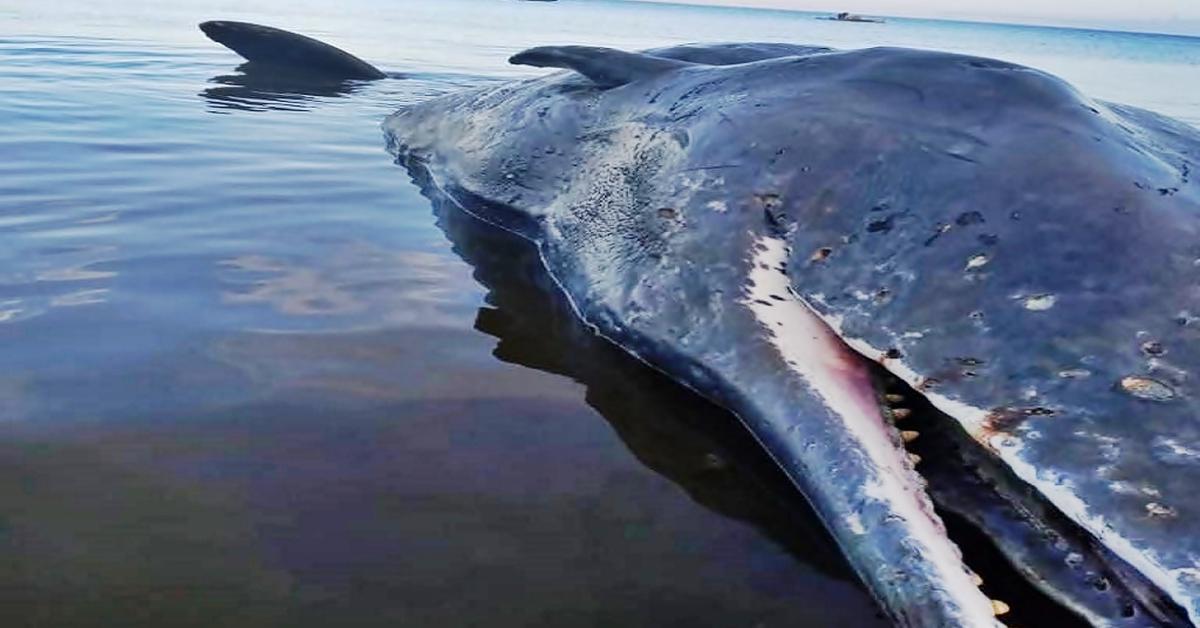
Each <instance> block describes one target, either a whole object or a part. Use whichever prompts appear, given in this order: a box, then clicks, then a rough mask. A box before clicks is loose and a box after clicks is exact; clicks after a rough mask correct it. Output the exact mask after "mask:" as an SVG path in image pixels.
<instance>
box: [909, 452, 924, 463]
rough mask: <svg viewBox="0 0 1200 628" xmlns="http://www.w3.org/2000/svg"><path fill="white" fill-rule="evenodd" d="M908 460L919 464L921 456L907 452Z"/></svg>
mask: <svg viewBox="0 0 1200 628" xmlns="http://www.w3.org/2000/svg"><path fill="white" fill-rule="evenodd" d="M908 460H909V462H911V463H913V464H914V465H918V464H921V457H920V456H918V455H917V454H908Z"/></svg>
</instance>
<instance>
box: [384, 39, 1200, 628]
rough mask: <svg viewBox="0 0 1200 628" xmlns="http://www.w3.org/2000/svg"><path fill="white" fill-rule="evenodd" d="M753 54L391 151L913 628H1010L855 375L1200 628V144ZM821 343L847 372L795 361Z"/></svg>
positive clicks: (781, 53) (549, 89)
mask: <svg viewBox="0 0 1200 628" xmlns="http://www.w3.org/2000/svg"><path fill="white" fill-rule="evenodd" d="M729 49H730V50H731V51H733V52H732V53H731V56H730V57H729V58H728V59H723V58H722V52H721V51H722V47H719V46H717V47H709V48H703V47H684V48H679V49H668V50H660V51H654V53H653V54H654V55H655V56H660V57H670V58H673V59H681V60H683V61H689V62H693V63H698V64H697V65H684V66H682V67H664V66H663V64H648V67H650V68H651V70H650V71H647V72H646V73H645V75H644V76H632V77H628V78H627V80H626V78H625V77H618V80H617V81H616V82H618V83H620V84H617V85H615V86H606V87H601V86H599V85H597V84H596V83H594V82H592V81H590V80H588V79H587V78H585V77H583V76H580V75H578V74H575V73H570V72H566V73H557V74H554V75H552V76H548V77H544V78H540V79H534V80H530V81H524V82H519V83H515V84H509V85H504V86H501V87H488V88H484V89H480V90H476V91H470V92H464V93H460V94H454V95H450V96H446V97H442V98H439V99H435V100H433V101H430V102H426V103H422V104H420V105H416V106H413V107H409V108H406V109H404V110H402V111H400V112H398V113H397V114H396V115H394V116H393V117H392V118H390V119H389V120H388V122H387V123H386V128H387V132H388V135H389V140H390V142H391V143H392V147H393V149H394V150H395V151H396V152H397V154H398V155H399V156H400V157H401V158H402V159H403V160H404V162H405V163H406V164H407V165H408V166H409V167H410V168H412V169H413V170H414V171H416V172H419V173H421V176H423V177H429V178H430V179H431V180H432V181H433V182H434V183H435V185H437V186H439V187H440V188H441V190H442V191H443V192H444V193H445V194H446V195H448V196H449V197H451V198H453V199H455V200H456V201H457V202H458V203H459V204H460V205H462V206H463V207H464V208H465V209H467V210H468V211H471V212H472V213H475V214H476V215H478V216H480V217H482V218H484V219H485V220H488V221H489V222H492V223H494V224H497V225H500V226H503V227H505V228H508V229H511V230H514V231H517V232H519V233H521V234H523V235H525V236H526V237H529V238H530V239H532V240H534V241H535V242H537V243H538V245H539V247H540V249H541V253H542V256H543V258H544V260H545V263H546V265H547V267H548V268H549V269H550V271H551V273H552V274H553V275H554V277H555V278H556V280H557V281H558V282H559V284H560V285H561V287H562V288H563V291H564V292H565V293H566V295H567V296H568V297H569V298H570V299H571V301H572V302H573V304H574V305H575V307H576V309H577V311H578V313H579V314H580V315H581V317H582V318H583V319H584V320H585V321H587V322H588V323H590V324H591V325H593V326H595V327H596V329H597V330H598V331H599V332H600V333H601V334H603V335H604V336H606V337H608V338H610V339H612V340H613V341H614V342H616V343H617V344H619V345H620V346H622V347H623V348H625V349H626V350H628V351H629V352H631V353H633V354H635V355H637V356H639V357H641V358H642V359H644V360H646V361H647V362H649V363H651V364H652V365H654V366H656V367H657V368H659V369H661V370H663V371H664V372H666V373H667V374H669V375H670V376H672V377H674V378H675V379H677V380H679V381H681V382H683V383H685V384H687V385H689V386H690V387H692V388H694V389H696V390H698V391H700V392H702V393H703V394H705V395H707V396H709V397H711V398H713V399H715V400H717V401H719V402H720V403H722V404H724V405H725V406H727V407H729V408H730V409H731V410H733V411H734V412H735V413H737V414H738V416H739V417H740V418H741V419H742V420H743V421H744V422H745V423H746V424H747V426H748V427H749V428H750V430H751V431H752V432H753V433H754V434H755V436H756V437H757V438H758V439H759V441H760V442H762V443H763V445H764V446H765V447H766V448H767V450H768V451H769V452H771V454H772V455H773V456H774V458H775V459H776V461H777V462H778V463H779V464H780V466H781V467H782V468H783V469H784V471H785V472H786V473H787V474H788V475H789V476H790V477H791V478H792V479H793V481H794V482H796V484H797V485H798V486H799V487H800V489H801V490H802V491H803V492H804V493H805V494H806V496H808V498H809V499H810V501H812V503H813V505H814V507H815V508H816V510H817V512H818V513H819V514H820V515H821V517H822V518H823V520H824V521H825V523H826V525H827V526H829V528H830V531H831V532H832V533H833V535H834V537H835V538H836V539H837V540H838V542H839V544H840V545H841V546H842V549H843V551H844V552H845V553H846V555H847V557H848V559H849V560H850V562H851V564H852V565H853V566H854V567H855V568H856V569H857V571H858V573H859V575H860V576H861V577H862V578H863V579H864V581H865V582H866V583H867V585H868V586H869V587H870V588H871V590H872V591H873V592H874V593H875V595H876V596H877V597H878V598H879V600H880V602H881V604H882V605H883V607H884V608H885V609H886V610H887V611H888V612H889V613H890V614H891V616H892V617H893V618H894V619H895V620H896V621H897V622H898V623H901V624H905V625H986V624H988V623H991V621H992V620H991V618H990V613H988V614H985V613H984V612H983V611H982V610H981V608H980V604H981V602H980V600H981V599H982V600H983V602H982V603H983V604H986V599H984V598H982V596H978V595H973V593H972V592H971V591H968V590H965V589H964V588H963V587H962V586H961V582H959V581H958V578H957V576H955V575H954V574H952V573H951V571H952V569H948V568H947V567H946V565H945V561H944V560H943V559H944V558H945V556H944V553H939V552H941V551H942V550H941V549H938V548H936V547H934V546H936V545H937V543H936V542H935V541H930V540H929V538H928V534H927V531H923V530H924V528H922V526H925V527H926V528H927V527H928V526H927V525H926V523H927V522H918V521H916V520H918V519H922V518H923V517H925V516H929V518H930V519H931V520H933V521H934V524H933V525H934V527H937V526H939V525H940V523H938V522H937V521H936V517H933V516H931V515H925V514H922V513H924V511H925V510H926V509H927V501H925V500H924V495H923V494H920V495H907V493H908V492H909V491H915V492H916V493H921V491H920V490H919V486H920V483H919V481H918V480H915V479H914V478H915V476H914V475H913V474H912V469H911V466H908V467H905V466H903V465H900V466H897V465H895V464H894V461H893V460H891V459H890V458H888V456H887V455H886V452H884V453H880V452H879V450H878V447H876V446H875V445H873V444H872V443H874V442H875V441H873V440H872V439H873V438H875V436H874V431H873V430H876V427H875V426H874V425H873V424H872V425H870V426H868V427H865V428H864V427H862V426H863V425H864V423H862V422H856V421H859V419H863V418H864V417H866V418H868V419H869V418H870V417H869V416H868V415H869V414H870V413H869V412H867V411H866V410H863V409H862V406H861V404H858V405H855V404H856V403H858V402H860V401H861V399H859V398H858V396H859V395H860V394H862V392H863V391H862V388H863V383H862V372H861V369H862V368H864V367H862V366H861V365H858V364H856V363H855V362H856V361H858V358H857V357H855V358H851V357H849V355H851V354H850V352H849V351H846V350H845V346H846V345H848V346H850V347H852V348H853V349H854V350H855V351H857V352H858V354H859V355H861V356H862V357H863V358H866V360H878V361H880V362H881V363H882V364H883V366H884V367H885V368H887V369H888V370H890V371H892V372H893V373H895V374H897V375H898V376H900V377H901V378H902V379H904V380H905V381H907V382H908V383H909V384H911V385H912V386H913V387H914V388H916V389H917V390H919V391H921V393H922V394H924V395H925V396H926V397H927V398H928V399H929V400H930V401H931V402H933V404H934V405H935V406H937V407H938V409H940V410H941V411H942V412H944V413H945V414H946V415H947V417H948V421H949V420H950V419H951V418H952V420H955V421H957V425H959V426H961V428H963V430H965V432H966V433H967V434H969V435H970V436H971V437H972V438H974V439H975V441H977V442H978V443H980V445H981V451H982V452H984V454H985V455H987V456H990V457H992V458H994V459H995V460H996V461H998V463H1000V464H1001V465H1002V466H1006V467H1007V468H1009V469H1011V471H1012V472H1013V473H1014V474H1015V476H1016V477H1018V478H1020V480H1023V481H1024V482H1027V483H1029V485H1030V486H1032V488H1033V489H1034V490H1035V491H1036V492H1037V493H1039V494H1040V496H1041V498H1044V499H1045V500H1046V502H1047V503H1049V504H1051V505H1052V506H1053V507H1055V508H1056V510H1057V511H1058V512H1059V513H1060V514H1061V515H1064V519H1065V520H1068V521H1072V522H1074V524H1075V525H1078V526H1079V528H1080V530H1081V531H1082V533H1084V534H1086V535H1090V537H1091V538H1092V539H1094V540H1097V541H1099V543H1101V544H1102V545H1103V546H1104V547H1105V548H1107V550H1108V551H1109V552H1111V554H1113V555H1115V556H1117V557H1119V558H1120V559H1123V561H1125V562H1126V563H1127V565H1125V566H1123V567H1122V569H1127V568H1128V569H1132V570H1133V571H1135V572H1139V573H1140V574H1141V576H1142V577H1144V578H1145V579H1146V580H1147V581H1149V582H1151V583H1153V585H1154V586H1156V587H1157V588H1158V589H1159V590H1160V592H1161V593H1162V594H1165V595H1166V596H1168V597H1170V598H1171V599H1173V600H1174V602H1175V603H1176V604H1178V605H1179V606H1180V607H1181V608H1182V609H1183V611H1184V612H1186V613H1187V614H1188V615H1190V616H1191V619H1192V621H1195V620H1196V619H1197V617H1198V616H1200V535H1197V534H1195V530H1196V529H1197V528H1196V525H1197V519H1198V517H1200V496H1197V495H1195V494H1194V491H1192V490H1189V489H1190V488H1191V487H1193V486H1195V485H1197V481H1198V480H1200V466H1198V465H1200V425H1198V423H1197V418H1196V417H1197V413H1196V404H1197V395H1196V394H1195V392H1194V388H1195V384H1193V383H1192V382H1193V379H1192V374H1191V372H1192V371H1193V370H1195V369H1196V368H1197V367H1198V366H1200V349H1197V348H1196V343H1195V338H1193V336H1194V335H1195V334H1196V333H1197V331H1196V330H1197V329H1200V319H1196V318H1195V316H1197V315H1200V303H1197V296H1198V295H1197V293H1196V287H1195V282H1194V281H1193V280H1192V273H1195V272H1197V270H1196V269H1197V268H1198V264H1200V261H1198V260H1200V243H1198V240H1197V238H1196V231H1197V229H1198V228H1200V223H1198V218H1197V213H1196V212H1197V209H1200V192H1198V190H1197V186H1196V184H1195V183H1194V182H1192V181H1191V176H1192V172H1193V170H1194V169H1195V166H1194V165H1193V163H1194V161H1195V159H1196V155H1197V153H1198V152H1200V133H1198V132H1197V131H1196V130H1195V129H1193V128H1191V127H1189V126H1187V125H1184V124H1182V123H1178V122H1174V121H1172V120H1169V119H1166V118H1163V117H1161V116H1157V115H1155V114H1152V113H1149V112H1145V111H1140V110H1136V109H1133V108H1129V107H1122V106H1116V105H1108V104H1104V103H1098V102H1095V101H1092V100H1089V99H1087V98H1086V97H1084V96H1082V95H1080V94H1079V93H1077V92H1076V91H1075V90H1074V89H1072V88H1071V87H1070V86H1068V85H1067V84H1065V83H1063V82H1062V81H1061V80H1058V79H1056V78H1054V77H1051V76H1049V75H1046V74H1044V73H1040V72H1037V71H1034V70H1030V69H1028V68H1023V67H1020V66H1015V65H1011V64H1007V63H1002V62H997V61H991V60H986V59H978V58H972V57H964V56H958V55H950V54H941V53H931V52H920V51H911V50H899V49H869V50H861V51H851V52H840V53H826V52H820V51H817V50H814V49H812V48H806V47H794V48H791V49H787V47H784V46H779V45H773V46H764V47H761V48H756V47H755V46H754V45H743V46H740V47H730V48H729ZM747 50H749V51H750V53H749V54H747ZM697 51H700V52H699V53H698V52H697ZM701 56H703V57H704V58H700V57H701ZM689 57H690V58H689ZM772 57H774V58H772ZM538 58H539V60H541V59H542V58H543V56H539V57H538ZM756 59H757V60H756ZM723 61H724V62H728V63H739V64H738V65H728V63H723ZM747 62H748V63H747ZM709 63H712V64H718V65H700V64H709ZM538 65H548V63H545V62H542V61H539V63H538ZM581 71H583V70H581ZM606 76H611V74H606ZM789 287H790V289H791V292H792V293H791V294H789V291H788V290H787V288H789ZM772 308H774V309H772ZM812 312H815V313H816V314H817V315H818V316H819V317H820V319H821V320H822V321H824V323H825V324H827V325H828V327H827V328H824V329H826V330H830V329H831V330H834V331H836V334H837V336H838V337H840V339H841V341H844V342H845V343H846V344H845V345H838V346H833V345H831V344H829V343H822V342H817V343H815V344H813V343H808V342H807V341H805V340H804V339H803V338H800V336H801V335H804V334H807V333H809V332H811V333H812V334H813V336H812V337H816V336H819V335H820V334H821V332H820V331H819V330H818V331H812V330H813V328H812V327H811V326H809V327H805V326H803V325H798V324H793V321H796V320H799V319H803V318H805V317H811V313H812ZM863 361H865V360H863ZM812 364H816V365H817V367H813V366H812ZM813 368H817V369H823V370H819V372H818V371H814V370H813ZM814 373H815V374H814ZM834 380H836V382H835V384H836V385H834V387H833V388H829V387H828V386H827V384H828V383H829V382H830V381H834ZM839 386H840V388H839ZM834 389H836V391H841V393H845V394H844V395H843V396H841V397H839V396H838V395H837V394H834V392H836V391H834ZM831 391H834V392H831ZM850 398H853V402H846V403H842V402H845V401H846V399H850ZM847 403H849V405H847ZM851 406H853V407H851ZM868 423H869V421H868ZM893 440H895V439H893ZM876 444H877V443H876ZM897 448H898V447H897ZM885 481H886V482H900V486H901V489H900V490H895V491H892V490H889V491H886V492H882V493H881V492H880V491H876V490H873V489H877V488H879V487H880V486H884V484H881V483H883V482H885ZM888 486H891V485H888ZM913 487H918V488H915V489H914V488H913ZM885 493H886V494H885ZM897 493H900V494H904V495H899V496H898V495H897ZM905 499H908V500H909V501H908V502H906V501H905ZM914 504H915V506H914ZM918 524H919V525H918ZM977 593H978V591H974V594H977ZM985 615H986V616H985ZM1112 619H1113V623H1119V620H1120V618H1112ZM1126 619H1128V618H1126ZM1135 619H1136V618H1135ZM1151 619H1152V618H1145V617H1143V618H1140V619H1137V621H1146V622H1150V623H1153V622H1152V621H1151Z"/></svg>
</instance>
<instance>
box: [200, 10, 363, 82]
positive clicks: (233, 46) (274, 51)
mask: <svg viewBox="0 0 1200 628" xmlns="http://www.w3.org/2000/svg"><path fill="white" fill-rule="evenodd" d="M200 30H201V31H203V32H204V34H205V35H207V36H208V38H209V39H211V40H213V41H215V42H217V43H219V44H221V45H222V46H225V47H226V48H229V49H230V50H232V51H234V52H236V53H238V54H239V55H241V56H242V57H244V58H245V59H246V60H247V61H249V62H251V63H252V64H253V65H254V66H255V67H269V68H276V69H282V70H285V71H289V72H292V73H297V74H301V73H302V74H310V75H314V76H319V77H321V78H336V79H362V80H374V79H381V78H386V77H387V75H386V74H384V73H383V71H381V70H380V69H379V68H376V67H375V66H373V65H371V64H370V63H367V62H366V61H363V60H362V59H359V58H358V57H356V56H354V55H352V54H350V53H348V52H346V51H344V50H341V49H338V48H335V47H333V46H330V45H329V44H327V43H324V42H322V41H318V40H316V39H313V38H311V37H306V36H304V35H300V34H297V33H292V32H289V31H285V30H282V29H279V28H273V27H270V26H262V25H260V24H251V23H249V22H234V21H229V20H212V21H208V22H202V23H201V24H200Z"/></svg>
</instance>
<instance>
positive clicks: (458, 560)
mask: <svg viewBox="0 0 1200 628" xmlns="http://www.w3.org/2000/svg"><path fill="white" fill-rule="evenodd" d="M216 17H220V18H230V19H247V20H252V21H260V22H265V23H269V24H274V25H278V26H282V27H287V28H293V29H297V30H302V31H305V32H307V33H310V34H313V35H317V36H319V37H321V38H323V39H326V40H328V41H331V42H334V43H338V44H341V45H343V46H345V47H347V48H349V49H351V50H353V51H354V52H356V53H359V54H361V55H362V56H364V57H365V58H368V59H370V60H372V61H375V62H377V63H378V65H380V66H382V67H384V68H385V69H389V70H395V71H402V72H405V73H406V74H408V75H409V78H408V79H406V80H403V81H400V80H392V81H382V82H377V83H373V84H366V85H357V86H350V87H348V88H337V89H317V90H314V89H311V88H304V89H299V88H298V87H297V86H295V85H290V86H289V85H282V86H281V85H270V86H263V85H257V84H247V83H246V82H245V80H244V79H242V78H240V77H239V76H238V73H237V72H236V71H235V67H236V65H237V64H238V59H237V58H236V57H235V56H234V55H232V54H231V53H228V52H227V51H225V50H224V49H222V48H219V47H218V46H216V45H214V44H211V43H210V42H208V41H207V40H205V39H204V38H203V35H202V34H201V33H200V32H199V31H198V30H196V28H195V24H196V22H199V21H201V20H203V19H209V18H216ZM704 40H727V41H728V40H781V41H797V42H805V43H817V44H827V45H834V46H841V47H852V46H863V45H874V44H889V45H912V46H922V47H930V48H944V49H951V50H958V51H965V52H973V53H978V54H985V55H989V56H999V57H1003V58H1006V59H1010V60H1015V61H1020V62H1025V63H1030V64H1033V65H1036V66H1038V67H1042V68H1045V69H1048V70H1051V71H1054V72H1056V73H1059V74H1061V75H1063V76H1065V77H1066V78H1068V79H1069V80H1071V81H1072V82H1074V83H1075V84H1076V85H1078V86H1079V87H1081V88H1082V89H1083V90H1084V91H1086V92H1088V93H1091V94H1094V95H1097V96H1099V97H1102V98H1110V99H1115V100H1121V101H1124V102H1129V103H1132V104H1135V105H1140V106H1144V107H1148V108H1151V109H1155V110H1158V111H1162V112H1164V113H1168V114H1171V115H1175V116H1177V117H1180V118H1182V119H1185V120H1188V121H1190V122H1192V123H1194V124H1200V40H1196V39H1187V38H1181V37H1159V36H1151V35H1132V34H1116V33H1100V32H1092V31H1068V30H1052V29H1036V28H1021V27H1010V26H983V25H964V24H951V23H937V22H922V21H909V20H903V21H893V22H891V23H889V24H886V25H865V24H862V25H858V24H837V23H829V22H820V21H817V20H814V19H812V16H811V15H806V14H798V13H797V14H789V13H781V12H768V11H747V10H730V9H699V8H681V7H674V6H663V5H648V4H637V3H618V2H583V1H579V2H571V1H570V0H563V1H562V2H558V3H554V4H550V3H518V2H489V1H485V0H447V1H442V2H436V3H434V2H419V1H417V0H392V1H389V2H386V3H385V2H382V1H374V0H353V1H351V2H349V3H343V4H341V5H339V7H338V8H336V9H334V8H331V5H329V3H316V2H299V3H296V2H292V3H283V2H280V1H278V0H271V1H270V2H266V3H259V4H257V5H255V8H253V10H249V9H247V8H246V7H244V6H243V3H232V2H230V3H224V4H220V3H218V4H211V3H210V4H203V5H202V4H201V3H193V2H179V3H172V4H171V5H170V6H168V7H161V6H158V3H149V2H144V1H142V2H133V3H128V4H123V5H121V6H120V7H116V6H105V7H103V8H102V9H99V8H95V6H94V5H92V4H87V3H83V2H81V1H78V0H66V1H63V2H39V3H36V4H30V5H28V6H24V5H23V6H21V7H19V8H12V7H5V6H0V120H3V122H4V123H5V128H4V133H3V134H2V135H0V154H2V155H4V156H5V159H3V160H0V347H3V351H2V352H0V417H3V419H4V422H3V424H0V466H2V467H3V469H2V471H0V500H3V503H4V504H5V507H4V509H3V511H0V516H2V518H0V540H2V543H3V545H0V548H2V551H3V552H4V556H3V558H2V559H0V621H4V625H47V626H62V625H114V622H115V621H116V622H117V623H119V624H120V625H130V626H135V625H136V626H170V625H198V626H211V625H287V626H295V625H330V624H336V625H363V626H368V625H372V626H373V625H400V624H402V625H441V626H462V625H502V626H503V625H510V626H531V625H545V626H566V625H572V626H609V625H628V626H661V625H731V626H732V625H738V626H752V625H783V624H787V625H821V626H836V625H843V626H864V625H872V624H874V623H877V622H878V621H879V620H878V618H877V616H876V612H875V609H874V607H873V606H872V604H871V602H870V600H869V598H868V597H867V596H866V595H865V594H863V593H862V592H861V591H860V590H859V589H858V587H857V585H856V584H854V582H853V579H852V578H850V577H849V575H848V573H847V572H846V569H845V567H844V565H843V564H842V563H841V561H840V559H838V558H837V556H836V552H835V551H834V550H833V548H831V547H830V542H829V540H828V539H827V538H826V537H825V536H824V534H823V533H822V532H821V531H820V530H819V525H818V524H817V523H815V522H814V521H813V520H812V518H811V516H810V515H809V513H808V512H807V510H806V509H805V507H804V506H803V504H802V502H801V501H800V500H799V499H797V498H795V496H793V495H791V494H790V493H789V491H788V490H787V487H786V486H785V485H783V483H782V481H781V480H780V478H779V477H778V475H776V474H775V473H774V472H773V470H772V468H771V467H770V465H769V463H767V462H766V461H765V460H763V459H762V456H761V455H759V454H758V453H757V450H756V449H755V448H754V447H753V445H752V443H750V442H749V440H748V438H747V437H746V436H745V434H743V433H742V432H741V431H740V429H739V428H737V427H736V426H735V425H733V424H732V423H731V422H730V419H729V417H728V416H726V415H725V414H723V413H722V412H720V411H718V410H716V409H714V408H711V407H709V406H707V405H706V404H704V403H703V402H700V401H698V400H697V399H695V398H694V397H693V396H692V395H689V394H687V393H684V392H682V391H680V390H678V389H677V388H676V387H674V386H673V385H671V384H670V383H669V382H666V381H663V380H662V379H661V378H659V377H658V376H657V375H654V374H653V373H650V372H648V371H647V370H646V369H644V368H642V367H640V366H639V365H637V364H635V363H633V362H632V361H630V360H628V359H626V358H625V357H623V356H622V355H620V354H619V353H618V352H616V351H614V350H612V349H611V348H609V347H606V346H604V345H603V344H601V343H597V342H595V341H594V340H593V339H591V338H589V337H588V335H587V334H586V333H585V332H583V331H582V330H581V328H580V326H579V325H577V324H576V323H575V322H574V321H573V320H572V319H571V317H570V316H569V314H568V312H566V311H565V310H564V309H563V307H562V305H561V304H560V303H558V302H557V301H555V300H554V298H553V297H552V296H550V293H549V291H548V290H547V289H546V286H545V279H544V277H543V276H542V275H541V274H540V273H539V272H538V270H537V268H536V264H534V263H533V260H532V259H531V258H530V257H529V254H528V253H529V252H528V250H527V249H526V248H525V247H523V246H521V245H520V243H515V242H512V241H511V240H510V239H507V238H505V237H503V236H499V235H497V234H492V233H490V232H489V231H488V230H486V229H481V228H480V227H479V226H478V225H475V224H474V223H472V222H471V221H469V220H467V219H466V218H464V217H462V216H461V215H456V214H455V213H454V212H452V211H449V210H443V209H438V208H431V205H430V203H429V202H428V201H427V200H425V199H424V198H422V197H421V196H420V195H419V193H418V192H417V190H416V188H415V187H414V186H412V185H411V184H410V183H409V182H408V180H407V177H406V176H405V174H404V173H403V171H402V169H400V168H398V167H396V166H395V165H393V164H392V163H391V160H390V158H389V157H388V155H387V154H386V153H385V152H384V150H383V139H382V134H381V131H380V129H379V123H380V121H381V120H382V118H383V116H385V115H386V114H387V113H390V112H391V111H392V110H393V109H394V108H395V107H396V105H398V104H400V103H404V102H411V101H414V100H420V99H424V98H428V97H430V96H431V95H434V94H437V93H442V92H444V91H447V90H451V89H455V88H456V87H458V86H461V85H466V84H472V83H476V82H479V81H483V80H489V78H488V77H506V76H517V75H522V74H528V73H529V72H532V71H533V70H530V69H526V68H511V67H509V66H506V65H505V64H504V59H505V58H506V57H507V56H508V55H509V54H511V53H512V52H514V51H516V50H519V49H521V48H523V47H526V46H529V45H534V44H544V43H567V42H570V43H593V44H607V45H617V46H622V47H631V48H632V47H644V46H652V45H663V44H667V43H672V42H680V41H704ZM1018 610H1019V609H1018ZM118 620H119V621H118Z"/></svg>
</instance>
